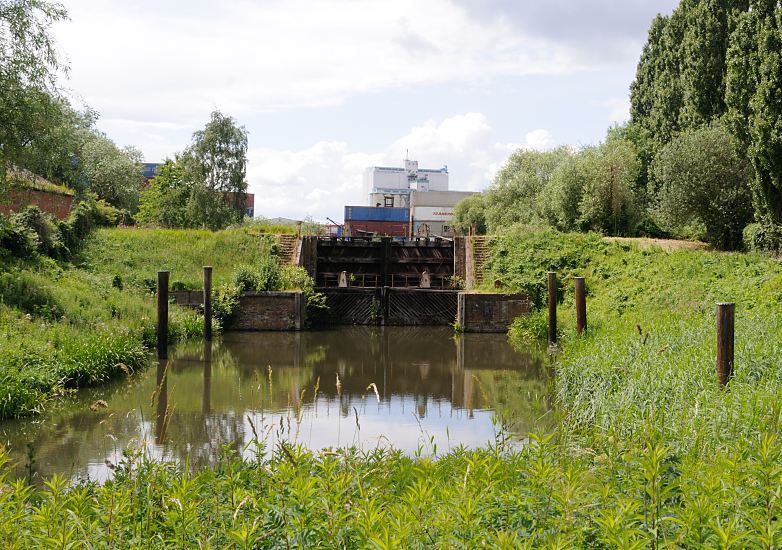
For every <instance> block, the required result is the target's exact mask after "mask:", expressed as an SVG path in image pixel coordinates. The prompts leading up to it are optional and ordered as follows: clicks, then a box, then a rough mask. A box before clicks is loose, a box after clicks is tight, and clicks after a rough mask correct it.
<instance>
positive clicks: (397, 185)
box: [364, 160, 448, 208]
mask: <svg viewBox="0 0 782 550" xmlns="http://www.w3.org/2000/svg"><path fill="white" fill-rule="evenodd" d="M412 191H424V192H425V191H448V167H447V166H443V167H442V168H440V169H437V170H433V169H431V168H419V167H418V161H417V160H405V166H404V168H400V167H392V166H370V167H369V168H367V169H366V170H364V196H365V197H367V198H368V199H369V206H385V207H397V208H409V207H410V193H411V192H412Z"/></svg>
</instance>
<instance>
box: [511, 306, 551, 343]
mask: <svg viewBox="0 0 782 550" xmlns="http://www.w3.org/2000/svg"><path fill="white" fill-rule="evenodd" d="M510 335H511V337H512V338H513V339H514V340H518V342H520V343H522V344H530V343H536V342H539V341H541V340H546V338H548V311H546V310H537V311H533V312H532V313H530V314H529V315H522V316H521V317H517V318H516V319H515V320H514V321H513V323H512V324H511V327H510Z"/></svg>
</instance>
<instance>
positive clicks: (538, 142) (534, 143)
mask: <svg viewBox="0 0 782 550" xmlns="http://www.w3.org/2000/svg"><path fill="white" fill-rule="evenodd" d="M554 145H555V141H554V136H552V135H551V132H549V131H548V130H544V129H542V128H538V129H537V130H532V131H531V132H529V133H528V134H527V135H526V136H524V145H522V148H523V149H530V150H533V151H545V150H547V149H551V148H552V147H554Z"/></svg>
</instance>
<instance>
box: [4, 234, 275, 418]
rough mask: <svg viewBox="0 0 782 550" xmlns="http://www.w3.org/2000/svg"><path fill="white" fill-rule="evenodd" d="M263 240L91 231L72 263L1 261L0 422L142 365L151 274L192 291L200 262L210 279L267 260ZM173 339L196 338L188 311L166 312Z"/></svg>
mask: <svg viewBox="0 0 782 550" xmlns="http://www.w3.org/2000/svg"><path fill="white" fill-rule="evenodd" d="M272 242H273V241H272V239H271V238H270V237H264V236H259V235H256V234H251V233H250V232H249V231H244V230H241V229H236V230H229V231H221V232H216V233H211V232H205V231H174V230H145V229H99V230H96V231H95V232H94V233H93V234H92V235H91V236H90V237H89V238H88V240H87V241H86V243H85V246H84V247H83V248H82V250H81V251H80V253H79V255H78V256H77V257H76V258H75V259H74V260H73V261H72V262H66V261H61V262H58V261H55V260H52V259H51V258H47V257H45V256H35V257H33V258H30V259H26V260H19V259H14V258H13V257H11V256H5V258H4V259H3V260H2V261H0V419H3V418H9V417H15V416H23V415H27V414H31V413H35V412H39V411H40V410H41V409H42V408H43V407H44V406H45V403H46V401H47V400H49V399H50V398H52V397H54V396H57V395H61V394H63V393H66V392H67V391H69V390H71V389H73V388H78V387H84V386H88V385H94V384H98V383H101V382H103V381H105V380H108V379H110V378H113V377H117V376H123V375H125V374H127V373H128V372H133V371H135V370H137V369H140V368H144V367H145V366H146V365H147V364H148V363H149V361H150V358H151V355H150V353H149V350H150V349H151V348H152V346H153V345H154V343H155V338H156V336H155V322H156V314H155V307H154V295H153V294H152V293H151V290H150V289H151V288H154V278H155V273H156V271H157V270H159V269H169V270H170V271H171V273H172V275H171V281H172V286H174V283H177V282H178V284H179V285H180V286H186V287H194V288H197V287H199V286H200V279H201V273H202V266H203V265H205V264H208V263H212V264H213V265H214V266H215V273H216V277H215V278H216V279H217V281H218V282H220V281H223V280H227V279H229V278H230V276H231V274H232V272H233V269H234V268H235V266H236V264H239V263H242V264H245V263H253V262H259V261H260V260H261V259H262V258H266V257H268V255H269V251H270V249H271V245H272ZM170 319H171V322H170V327H169V332H170V339H171V341H172V342H174V341H180V340H186V339H189V338H192V337H196V336H200V335H201V334H202V333H203V326H202V324H203V322H202V321H201V319H200V317H199V315H198V314H197V313H195V312H193V311H190V310H187V309H184V308H179V307H176V306H172V307H171V308H170Z"/></svg>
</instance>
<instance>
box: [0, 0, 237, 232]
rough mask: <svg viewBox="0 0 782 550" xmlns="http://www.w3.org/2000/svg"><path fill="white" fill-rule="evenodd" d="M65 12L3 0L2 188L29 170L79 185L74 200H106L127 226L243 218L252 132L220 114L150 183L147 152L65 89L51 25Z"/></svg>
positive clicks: (214, 223) (213, 224) (42, 2)
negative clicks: (104, 125) (104, 126)
mask: <svg viewBox="0 0 782 550" xmlns="http://www.w3.org/2000/svg"><path fill="white" fill-rule="evenodd" d="M67 17H68V15H67V11H66V9H65V8H64V7H63V6H62V5H60V4H56V3H52V2H48V1H46V0H0V195H5V194H6V192H7V191H8V189H9V188H10V187H11V186H14V185H21V184H24V181H25V180H26V179H28V178H26V177H25V176H26V175H27V174H29V173H32V174H35V175H38V176H41V177H43V178H46V179H48V180H50V181H52V182H55V183H58V184H62V185H65V186H66V187H69V188H71V189H73V190H74V191H75V194H76V198H77V203H78V202H79V201H82V200H92V201H95V200H100V201H102V203H103V205H104V207H109V208H113V209H115V211H114V213H113V215H112V216H111V218H113V219H117V220H118V221H121V222H124V223H134V222H135V221H138V222H143V223H150V224H157V225H165V226H172V227H208V228H213V229H217V228H220V227H225V226H226V225H228V224H231V223H236V222H241V221H242V219H243V218H244V215H245V201H246V192H247V181H246V177H245V174H246V163H247V132H246V130H245V129H244V128H243V127H242V126H240V125H239V124H237V122H236V121H235V120H234V119H233V118H232V117H230V116H226V115H224V114H222V113H220V112H219V111H215V112H213V113H212V114H211V117H210V120H209V122H208V123H207V124H206V125H205V127H204V128H203V129H202V130H198V131H196V132H195V133H194V134H193V137H192V141H191V144H190V145H189V146H188V147H186V148H185V150H184V151H183V152H182V153H181V154H177V155H175V158H174V159H167V160H166V162H165V164H164V169H163V170H161V172H160V174H158V175H156V177H155V178H154V179H153V180H152V182H151V185H147V182H146V181H145V178H144V176H143V163H142V160H143V158H142V154H141V152H140V151H139V150H138V149H136V148H135V147H131V146H126V147H120V146H118V145H117V144H116V143H115V142H114V141H113V140H112V139H111V138H110V137H109V136H107V135H106V134H105V133H103V132H101V131H100V130H99V129H98V128H97V126H96V124H97V121H98V118H99V117H98V113H97V112H96V111H95V110H94V109H92V108H90V107H89V106H88V105H86V104H83V103H79V102H74V101H73V100H72V99H71V98H69V97H68V94H66V93H65V92H64V90H63V88H62V86H61V83H60V78H58V77H59V76H60V75H62V74H66V75H67V72H68V66H67V64H66V63H64V62H63V61H62V59H61V58H60V56H59V55H58V52H57V48H56V45H55V43H54V41H53V38H52V36H51V27H52V25H54V24H55V23H57V22H59V21H62V20H65V19H67ZM172 174H176V176H177V177H176V178H175V179H173V180H172V179H171V175H172ZM104 210H105V208H104Z"/></svg>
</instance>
